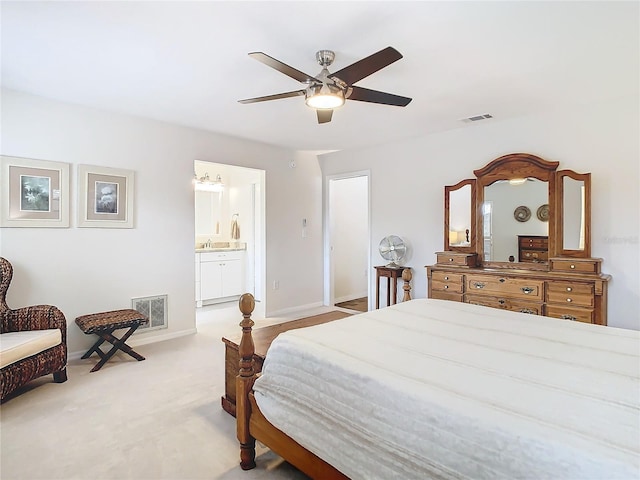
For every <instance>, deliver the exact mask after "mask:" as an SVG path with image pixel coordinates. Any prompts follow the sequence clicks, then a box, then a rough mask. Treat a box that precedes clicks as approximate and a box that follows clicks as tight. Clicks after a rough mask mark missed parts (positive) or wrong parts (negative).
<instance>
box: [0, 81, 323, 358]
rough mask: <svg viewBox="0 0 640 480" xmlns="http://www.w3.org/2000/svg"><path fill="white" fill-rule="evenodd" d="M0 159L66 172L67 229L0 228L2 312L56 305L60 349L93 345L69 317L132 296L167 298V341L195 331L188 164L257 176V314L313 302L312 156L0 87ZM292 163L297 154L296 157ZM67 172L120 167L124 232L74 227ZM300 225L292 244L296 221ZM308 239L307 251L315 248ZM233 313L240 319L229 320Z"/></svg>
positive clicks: (316, 196)
mask: <svg viewBox="0 0 640 480" xmlns="http://www.w3.org/2000/svg"><path fill="white" fill-rule="evenodd" d="M1 108H2V110H1V113H2V132H1V153H2V154H3V155H9V156H17V157H27V158H34V159H40V160H52V161H58V162H68V163H70V164H71V190H72V195H71V219H72V220H71V228H67V229H47V228H38V229H36V228H2V229H0V254H1V255H2V256H4V257H6V258H7V259H9V261H11V263H12V264H13V266H14V280H13V282H12V284H11V287H10V289H9V294H8V302H9V305H10V306H11V307H13V308H17V307H20V306H26V305H33V304H53V305H57V306H58V307H59V308H61V309H62V311H63V312H64V313H65V315H66V317H67V323H68V331H69V351H70V353H72V354H73V353H77V352H79V351H82V350H84V349H86V348H88V346H90V344H91V343H92V341H93V340H94V338H92V336H85V335H83V334H82V333H81V332H80V330H79V329H78V328H77V327H76V326H75V323H74V319H75V317H77V316H79V315H82V314H86V313H92V312H98V311H104V310H113V309H118V308H129V307H130V299H131V298H132V297H139V296H147V295H155V294H168V306H169V329H168V330H160V331H154V332H149V333H144V334H139V335H136V337H137V341H143V339H147V338H148V337H155V336H161V335H166V336H172V335H180V334H184V333H188V332H192V331H194V329H195V302H194V288H195V287H194V261H193V255H194V252H193V247H194V196H193V190H192V183H191V180H192V178H193V165H194V164H193V162H194V160H196V159H198V160H203V161H210V162H218V163H227V164H234V165H239V166H245V167H251V168H258V169H264V170H266V187H265V189H266V192H265V195H266V205H265V208H266V222H267V225H268V229H267V232H266V244H267V258H266V264H267V284H270V283H271V280H272V279H279V280H280V290H278V291H277V292H273V293H274V294H273V295H271V294H272V292H271V291H267V296H266V304H267V313H269V312H270V311H277V310H283V309H292V308H296V307H299V306H303V305H307V304H319V303H320V302H321V299H322V253H321V252H322V249H321V202H320V198H321V190H320V185H321V176H320V170H319V167H318V164H317V160H316V158H315V156H310V157H305V156H303V157H301V158H300V159H299V160H298V165H299V166H298V168H296V169H291V168H289V162H290V161H291V159H293V158H294V153H292V152H289V151H286V150H283V149H280V148H276V147H273V146H269V145H265V144H260V143H255V142H249V141H246V140H242V139H237V138H232V137H227V136H223V135H218V134H214V133H209V132H204V131H200V130H194V129H189V128H183V127H179V126H175V125H169V124H165V123H160V122H155V121H150V120H145V119H141V118H136V117H132V116H125V115H119V114H114V113H108V112H104V111H99V110H95V109H90V108H84V107H78V106H74V105H70V104H63V103H60V102H56V101H52V100H46V99H43V98H40V97H35V96H31V95H27V94H23V93H18V92H14V91H10V90H3V91H2V106H1ZM295 158H297V157H295ZM78 164H89V165H101V166H112V167H118V168H126V169H131V170H134V171H135V172H136V179H135V228H134V229H95V228H77V226H76V225H77V222H76V206H75V205H76V188H77V183H76V168H77V165H78ZM301 216H307V218H309V219H310V222H309V226H308V236H307V238H306V239H302V238H301V236H300V228H299V218H301ZM316 243H317V245H315V244H316ZM239 317H240V316H239Z"/></svg>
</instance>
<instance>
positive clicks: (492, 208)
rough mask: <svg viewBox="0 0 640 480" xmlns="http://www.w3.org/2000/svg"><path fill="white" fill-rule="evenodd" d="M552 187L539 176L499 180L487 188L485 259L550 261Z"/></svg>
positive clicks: (484, 212) (496, 260)
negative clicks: (536, 177)
mask: <svg viewBox="0 0 640 480" xmlns="http://www.w3.org/2000/svg"><path fill="white" fill-rule="evenodd" d="M548 204H549V186H548V183H547V182H543V181H541V180H538V179H535V178H526V179H512V180H499V181H497V182H495V183H492V184H491V185H488V186H486V187H485V188H484V204H483V206H482V212H481V213H482V225H483V232H482V234H483V241H484V246H483V247H484V261H485V262H487V261H488V262H546V261H547V258H548V255H547V253H548V235H549V208H548Z"/></svg>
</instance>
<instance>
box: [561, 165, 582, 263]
mask: <svg viewBox="0 0 640 480" xmlns="http://www.w3.org/2000/svg"><path fill="white" fill-rule="evenodd" d="M562 189H563V199H562V202H563V203H562V218H563V220H562V230H563V233H564V239H563V240H564V241H563V248H564V249H565V250H584V233H585V187H584V181H582V180H575V179H573V178H571V177H564V178H563V185H562Z"/></svg>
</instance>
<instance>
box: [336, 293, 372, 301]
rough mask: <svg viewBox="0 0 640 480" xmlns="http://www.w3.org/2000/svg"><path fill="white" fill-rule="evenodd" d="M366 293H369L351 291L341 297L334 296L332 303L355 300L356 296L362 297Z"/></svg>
mask: <svg viewBox="0 0 640 480" xmlns="http://www.w3.org/2000/svg"><path fill="white" fill-rule="evenodd" d="M367 295H369V294H368V293H367V292H366V291H365V292H363V293H352V294H349V295H344V296H342V297H336V298H334V303H342V302H348V301H350V300H355V299H356V298H364V297H366V296H367Z"/></svg>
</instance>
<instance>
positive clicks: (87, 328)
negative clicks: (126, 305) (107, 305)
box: [76, 309, 149, 372]
mask: <svg viewBox="0 0 640 480" xmlns="http://www.w3.org/2000/svg"><path fill="white" fill-rule="evenodd" d="M148 322H149V318H148V317H146V316H145V315H142V314H141V313H140V312H138V311H136V310H130V309H126V310H114V311H111V312H101V313H92V314H89V315H83V316H81V317H78V318H76V324H77V325H78V327H80V330H82V331H83V332H84V333H85V334H87V335H89V334H92V333H95V334H96V335H98V336H99V337H100V339H99V340H98V341H97V342H96V343H95V344H94V345H93V347H91V348H90V349H89V350H88V351H87V353H85V354H84V355H83V356H82V357H81V358H83V359H85V358H89V357H90V356H91V355H92V354H93V352H96V353H97V354H98V356H100V361H99V362H98V363H97V364H96V365H95V366H94V367H93V368H92V369H91V371H92V372H97V371H98V370H100V369H101V368H102V366H103V365H104V364H105V363H107V361H108V360H109V359H110V358H111V357H112V356H113V355H114V354H115V353H116V352H117V351H118V350H121V351H123V352H125V353H128V354H129V355H131V356H132V357H133V358H135V359H136V360H138V361H142V360H144V357H143V356H142V355H140V354H139V353H137V352H135V351H134V350H133V349H132V348H131V347H130V346H129V345H127V344H126V341H127V340H128V339H129V337H130V336H131V335H132V334H133V332H135V331H136V329H137V328H138V327H139V326H140V325H145V324H147V323H148ZM123 328H128V329H129V330H127V332H126V333H125V334H124V335H123V336H122V337H121V338H118V337H116V336H115V335H114V334H113V332H114V331H115V330H120V329H123ZM104 342H109V343H111V344H112V345H113V347H111V349H110V350H109V351H108V352H107V353H104V352H103V351H102V350H101V349H100V345H102V344H103V343H104Z"/></svg>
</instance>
